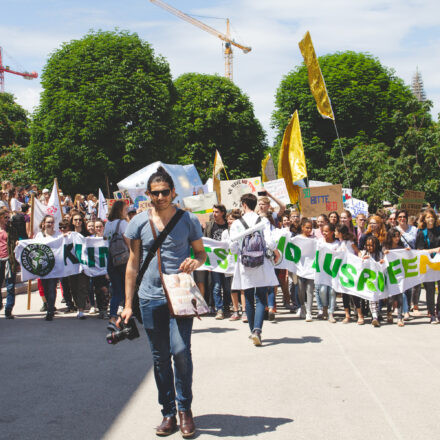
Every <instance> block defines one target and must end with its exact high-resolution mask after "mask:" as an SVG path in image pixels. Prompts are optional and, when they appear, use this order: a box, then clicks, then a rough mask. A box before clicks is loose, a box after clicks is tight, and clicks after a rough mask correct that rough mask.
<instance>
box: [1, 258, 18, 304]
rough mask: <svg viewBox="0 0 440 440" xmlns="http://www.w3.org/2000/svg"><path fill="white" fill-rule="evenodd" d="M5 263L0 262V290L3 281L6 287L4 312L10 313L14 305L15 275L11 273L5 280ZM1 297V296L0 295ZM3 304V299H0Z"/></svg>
mask: <svg viewBox="0 0 440 440" xmlns="http://www.w3.org/2000/svg"><path fill="white" fill-rule="evenodd" d="M5 272H6V261H0V289H1V286H3V281H5V286H6V293H7V296H6V305H5V312H6V311H12V308H13V307H14V305H15V273H12V274H11V276H10V277H8V278H6V277H5V275H6V273H5ZM0 295H1V294H0ZM0 300H1V301H2V302H3V298H0Z"/></svg>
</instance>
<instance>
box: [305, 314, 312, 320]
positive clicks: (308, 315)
mask: <svg viewBox="0 0 440 440" xmlns="http://www.w3.org/2000/svg"><path fill="white" fill-rule="evenodd" d="M312 321H313V319H312V315H311V314H310V313H306V322H312Z"/></svg>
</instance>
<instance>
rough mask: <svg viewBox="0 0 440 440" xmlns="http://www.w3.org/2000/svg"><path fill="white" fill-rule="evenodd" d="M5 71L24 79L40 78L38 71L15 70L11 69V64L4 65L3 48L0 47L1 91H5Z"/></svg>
mask: <svg viewBox="0 0 440 440" xmlns="http://www.w3.org/2000/svg"><path fill="white" fill-rule="evenodd" d="M5 72H7V73H13V74H14V75H19V76H22V77H23V78H24V79H34V78H38V73H37V72H17V71H15V70H11V69H10V68H9V66H3V48H2V47H0V92H1V93H3V92H4V91H5Z"/></svg>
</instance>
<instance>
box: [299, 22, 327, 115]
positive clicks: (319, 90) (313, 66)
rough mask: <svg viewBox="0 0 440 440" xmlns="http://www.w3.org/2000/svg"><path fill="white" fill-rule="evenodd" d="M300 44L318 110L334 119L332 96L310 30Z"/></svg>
mask: <svg viewBox="0 0 440 440" xmlns="http://www.w3.org/2000/svg"><path fill="white" fill-rule="evenodd" d="M298 45H299V49H300V50H301V53H302V56H303V57H304V62H305V64H306V66H307V71H308V74H309V86H310V91H311V92H312V95H313V97H314V98H315V101H316V105H317V107H318V111H319V113H321V115H322V116H324V118H329V119H332V120H333V121H334V120H335V116H334V114H333V109H332V105H331V103H330V98H329V97H328V93H327V88H326V87H325V82H324V77H323V76H322V72H321V68H320V67H319V62H318V58H317V57H316V53H315V49H314V48H313V43H312V38H311V37H310V33H309V32H308V31H307V33H306V34H305V35H304V38H303V39H302V40H301V41H300V42H299V43H298Z"/></svg>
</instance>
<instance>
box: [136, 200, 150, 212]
mask: <svg viewBox="0 0 440 440" xmlns="http://www.w3.org/2000/svg"><path fill="white" fill-rule="evenodd" d="M149 208H151V202H150V201H149V200H143V201H141V202H139V209H140V210H141V211H146V210H147V209H149Z"/></svg>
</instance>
